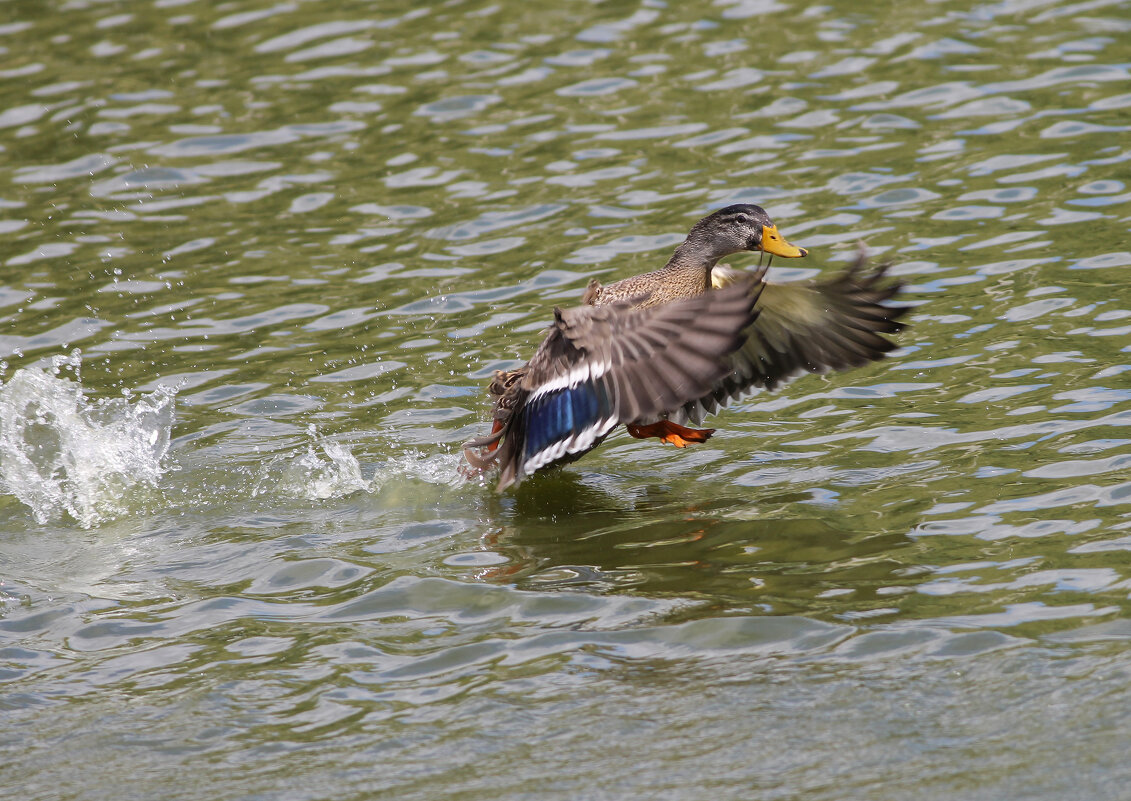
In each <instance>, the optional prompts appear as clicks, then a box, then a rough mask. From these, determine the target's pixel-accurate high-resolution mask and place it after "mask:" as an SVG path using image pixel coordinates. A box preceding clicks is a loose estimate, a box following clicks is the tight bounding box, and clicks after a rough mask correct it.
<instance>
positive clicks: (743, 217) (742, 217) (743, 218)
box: [734, 214, 750, 225]
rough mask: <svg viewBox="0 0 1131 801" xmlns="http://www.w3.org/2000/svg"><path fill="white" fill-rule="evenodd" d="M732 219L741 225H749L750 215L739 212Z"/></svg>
mask: <svg viewBox="0 0 1131 801" xmlns="http://www.w3.org/2000/svg"><path fill="white" fill-rule="evenodd" d="M734 219H735V222H738V223H741V224H742V225H749V224H750V217H749V216H748V215H746V214H739V215H737V216H736V217H735V218H734Z"/></svg>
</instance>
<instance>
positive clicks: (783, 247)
mask: <svg viewBox="0 0 1131 801" xmlns="http://www.w3.org/2000/svg"><path fill="white" fill-rule="evenodd" d="M762 250H764V251H765V252H766V253H772V254H773V255H775V256H784V257H785V258H787V259H796V258H800V257H801V256H808V255H809V251H807V250H806V249H805V248H799V247H797V246H796V245H791V244H789V243H788V242H786V241H785V237H784V236H782V235H781V234H780V233H778V227H777V226H776V225H763V226H762Z"/></svg>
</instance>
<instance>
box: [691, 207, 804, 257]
mask: <svg viewBox="0 0 1131 801" xmlns="http://www.w3.org/2000/svg"><path fill="white" fill-rule="evenodd" d="M687 239H688V241H689V242H691V241H696V243H697V244H699V245H700V246H706V247H709V248H710V249H711V250H712V251H714V252H715V253H718V254H719V256H718V258H722V257H723V256H729V255H730V254H732V253H741V252H742V251H744V250H761V251H764V252H766V253H769V254H771V255H774V256H784V257H785V258H787V259H796V258H799V257H801V256H807V255H808V254H809V251H807V250H806V249H805V248H799V247H796V246H794V245H791V244H789V242H786V241H785V237H784V236H782V235H781V234H780V233H778V227H777V226H776V225H774V221H773V220H771V219H770V215H769V214H767V213H766V210H765V209H764V208H762V207H761V206H755V205H754V204H753V203H736V204H735V205H733V206H727V207H726V208H723V209H719V210H718V211H716V212H715V213H714V214H711V215H708V216H707V217H704V218H703V219H702V220H700V221H699V222H697V223H695V225H694V226H693V227H692V229H691V233H690V234H688V236H687Z"/></svg>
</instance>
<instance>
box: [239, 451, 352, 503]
mask: <svg viewBox="0 0 1131 801" xmlns="http://www.w3.org/2000/svg"><path fill="white" fill-rule="evenodd" d="M316 445H317V448H316V447H315V446H316ZM319 451H321V452H322V454H321V455H319V453H318V452H319ZM270 472H274V471H271V470H269V473H270ZM279 479H280V481H279V485H278V486H279V489H281V490H282V492H283V494H285V495H291V496H295V497H299V498H306V499H307V500H311V501H321V500H326V499H327V498H342V497H345V496H346V495H351V494H352V493H354V492H358V491H359V490H361V491H368V490H369V489H370V487H371V486H372V482H370V481H366V480H365V479H364V478H362V476H361V464H360V463H359V462H358V461H357V457H356V456H354V455H353V454H352V453H351V452H350V449H349V448H348V447H346V446H345V445H343V444H342V443H340V442H334V441H333V440H329V439H321V440H319V441H318V442H317V443H312V444H310V445H307V446H306V450H305V451H304V452H302V453H299V454H298V455H294V456H288V457H283V466H282V470H281V475H280V476H279ZM261 486H262V484H261ZM256 494H258V491H257V493H256Z"/></svg>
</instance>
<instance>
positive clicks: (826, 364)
mask: <svg viewBox="0 0 1131 801" xmlns="http://www.w3.org/2000/svg"><path fill="white" fill-rule="evenodd" d="M866 263H867V260H866V259H865V257H864V256H863V254H861V256H860V257H859V258H858V259H857V261H856V262H855V263H854V264H853V265H852V266H851V267H850V268H849V269H847V270H846V271H844V272H843V273H841V274H840V275H838V276H836V277H834V278H832V279H829V280H827V281H820V282H815V283H796V284H773V283H767V284H766V285H765V288H764V289H763V290H762V296H761V298H760V300H759V301H758V305H757V307H756V309H755V310H756V311H757V312H758V317H757V319H756V320H755V321H754V323H753V324H752V325H751V326H750V327H749V328H748V329H747V331H746V335H747V336H746V341H745V342H744V343H743V345H742V347H741V348H739V349H738V350H736V351H735V352H734V353H733V354H732V355H731V357H730V361H731V368H732V369H731V372H730V373H729V374H727V375H726V376H724V377H723V378H722V379H720V380H719V381H718V382H717V383H716V384H715V386H714V387H712V389H711V391H710V392H708V393H706V394H704V395H703V396H702V397H700V398H699V399H698V400H697V401H694V402H691V403H688V404H686V405H685V406H684V407H683V409H682V410H681V413H680V414H677V415H673V419H676V420H677V421H678V420H679V419H681V418H682V419H687V420H692V421H694V422H698V421H700V420H702V418H703V416H704V415H706V414H709V413H711V412H714V411H716V410H717V409H718V408H719V407H720V406H725V405H726V404H727V403H728V402H729V401H731V400H733V399H735V398H737V397H739V396H741V395H743V394H745V393H747V392H749V391H751V390H754V389H759V388H761V389H767V390H773V389H775V388H776V387H778V386H780V385H781V384H783V383H785V382H787V381H789V380H790V379H792V378H796V377H797V376H799V375H802V374H804V373H826V372H830V371H832V370H847V369H848V368H850V367H859V366H861V365H863V364H867V363H868V362H871V361H876V360H877V359H881V358H883V356H884V354H885V353H887V352H888V351H890V350H893V349H894V348H895V347H896V345H895V344H894V343H893V342H891V341H890V340H888V339H885V338H884V336H883V335H884V334H893V333H895V332H897V331H899V330H900V329H902V328H903V327H904V324H903V323H901V322H899V318H900V317H901V316H902V315H903V314H905V313H906V312H907V310H908V309H909V308H910V307H908V306H889V305H886V301H889V300H890V299H891V298H892V297H894V296H895V294H896V293H897V292H899V290H900V289H901V288H902V284H900V283H899V282H885V281H884V280H883V278H884V273H885V271H886V269H887V265H881V266H880V267H878V268H877V269H875V270H873V271H872V272H870V273H866V272H865V266H866ZM744 275H746V273H743V272H741V271H738V270H734V269H731V268H729V267H716V268H715V269H714V271H713V272H712V280H713V281H714V282H715V284H716V286H727V285H728V284H730V283H732V282H734V281H740V280H744V279H743V276H744Z"/></svg>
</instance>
